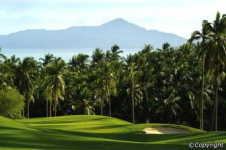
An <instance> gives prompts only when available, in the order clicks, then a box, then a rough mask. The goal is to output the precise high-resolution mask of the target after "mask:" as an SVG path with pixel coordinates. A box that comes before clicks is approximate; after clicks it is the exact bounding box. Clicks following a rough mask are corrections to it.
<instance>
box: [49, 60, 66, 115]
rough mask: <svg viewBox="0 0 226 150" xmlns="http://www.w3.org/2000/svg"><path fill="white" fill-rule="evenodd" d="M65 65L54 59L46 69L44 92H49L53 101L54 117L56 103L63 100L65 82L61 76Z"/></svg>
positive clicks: (61, 61)
mask: <svg viewBox="0 0 226 150" xmlns="http://www.w3.org/2000/svg"><path fill="white" fill-rule="evenodd" d="M65 67H66V64H65V62H64V61H63V60H62V59H61V58H54V61H53V62H52V63H51V64H50V65H48V66H47V67H46V78H45V79H44V82H45V87H46V91H47V92H50V93H51V95H52V97H53V100H54V115H55V117H56V112H57V103H58V99H59V98H61V99H62V98H63V94H64V90H65V82H64V79H63V75H64V73H65Z"/></svg>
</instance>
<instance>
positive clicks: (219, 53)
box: [205, 12, 226, 131]
mask: <svg viewBox="0 0 226 150" xmlns="http://www.w3.org/2000/svg"><path fill="white" fill-rule="evenodd" d="M205 22H206V24H207V29H208V32H209V36H210V38H211V41H210V43H211V45H210V48H209V50H208V51H207V54H206V66H209V67H208V68H207V69H208V71H210V72H214V93H215V96H214V97H215V100H214V109H213V117H212V124H211V129H213V126H214V124H215V131H217V126H218V125H217V123H218V119H217V118H218V89H219V81H218V80H219V75H220V70H221V68H222V67H223V66H225V63H226V61H225V60H226V48H225V46H226V45H225V40H226V39H225V34H226V15H222V16H221V15H220V13H219V12H217V14H216V19H215V20H214V22H213V23H210V22H208V21H205Z"/></svg>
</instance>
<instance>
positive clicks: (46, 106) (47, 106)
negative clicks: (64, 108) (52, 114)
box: [46, 99, 49, 117]
mask: <svg viewBox="0 0 226 150" xmlns="http://www.w3.org/2000/svg"><path fill="white" fill-rule="evenodd" d="M48 109H49V107H48V99H46V117H48V115H49V113H48Z"/></svg>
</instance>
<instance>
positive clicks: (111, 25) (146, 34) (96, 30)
mask: <svg viewBox="0 0 226 150" xmlns="http://www.w3.org/2000/svg"><path fill="white" fill-rule="evenodd" d="M164 42H168V43H170V44H171V45H172V46H179V45H181V44H183V43H185V42H186V39H185V38H182V37H179V36H177V35H175V34H171V33H164V32H160V31H156V30H146V29H144V28H142V27H139V26H137V25H135V24H132V23H129V22H127V21H125V20H123V19H120V18H118V19H115V20H112V21H110V22H108V23H105V24H102V25H100V26H81V27H70V28H68V29H64V30H25V31H19V32H16V33H12V34H9V35H0V47H2V48H41V49H42V48H43V49H50V48H57V49H61V48H62V49H63V48H96V47H101V48H109V47H111V46H112V45H114V44H117V45H119V46H120V47H121V48H142V47H143V46H144V44H151V45H152V46H154V47H155V48H160V47H161V45H162V44H163V43H164Z"/></svg>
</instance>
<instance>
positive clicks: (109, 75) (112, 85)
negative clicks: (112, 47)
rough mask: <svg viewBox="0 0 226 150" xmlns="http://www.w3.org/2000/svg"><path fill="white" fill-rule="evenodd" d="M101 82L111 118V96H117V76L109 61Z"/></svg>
mask: <svg viewBox="0 0 226 150" xmlns="http://www.w3.org/2000/svg"><path fill="white" fill-rule="evenodd" d="M100 75H101V77H100V80H102V82H103V90H104V93H105V98H106V100H107V101H108V104H109V116H110V117H111V116H112V115H111V113H112V112H111V94H113V95H116V90H117V89H116V84H117V81H116V76H115V73H114V70H113V68H112V64H111V63H110V62H108V61H106V62H105V63H104V66H103V68H102V69H101V73H100Z"/></svg>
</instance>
